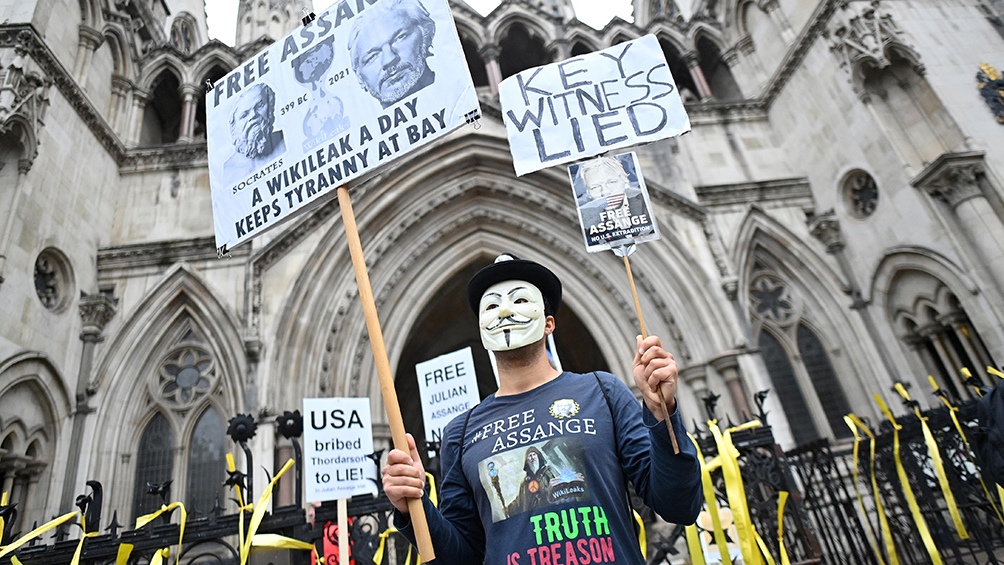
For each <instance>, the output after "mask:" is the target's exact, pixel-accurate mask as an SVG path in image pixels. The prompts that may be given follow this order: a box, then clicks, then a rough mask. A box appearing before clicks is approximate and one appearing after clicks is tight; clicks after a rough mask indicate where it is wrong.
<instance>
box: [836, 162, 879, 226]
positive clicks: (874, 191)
mask: <svg viewBox="0 0 1004 565" xmlns="http://www.w3.org/2000/svg"><path fill="white" fill-rule="evenodd" d="M843 191H844V202H845V203H846V204H847V209H848V210H849V211H850V213H851V215H852V216H854V217H855V218H858V219H864V218H867V217H868V216H871V215H872V214H873V213H874V212H875V207H876V206H878V198H879V193H878V185H877V184H876V183H875V179H874V178H873V177H872V176H871V175H869V174H868V173H866V172H864V171H853V172H851V173H850V174H849V175H847V178H846V179H845V180H844V188H843Z"/></svg>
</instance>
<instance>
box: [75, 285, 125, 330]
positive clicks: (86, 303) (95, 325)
mask: <svg viewBox="0 0 1004 565" xmlns="http://www.w3.org/2000/svg"><path fill="white" fill-rule="evenodd" d="M118 304H119V301H118V299H117V298H112V297H111V296H109V295H107V294H105V293H101V292H99V293H96V294H86V293H84V292H81V293H80V318H81V320H82V321H83V326H84V327H83V329H82V330H81V335H82V336H99V335H101V332H103V331H104V329H105V326H106V325H107V324H108V322H109V321H111V319H112V317H114V316H115V312H116V311H117V310H118Z"/></svg>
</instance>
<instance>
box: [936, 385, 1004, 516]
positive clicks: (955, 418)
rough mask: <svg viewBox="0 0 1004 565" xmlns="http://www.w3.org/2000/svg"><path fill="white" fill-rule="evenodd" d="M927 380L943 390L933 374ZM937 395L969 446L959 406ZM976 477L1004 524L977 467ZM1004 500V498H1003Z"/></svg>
mask: <svg viewBox="0 0 1004 565" xmlns="http://www.w3.org/2000/svg"><path fill="white" fill-rule="evenodd" d="M927 380H928V382H930V383H931V388H933V389H934V392H935V393H937V392H938V391H940V390H941V389H940V388H939V387H938V383H937V382H935V380H934V377H932V376H931V375H927ZM935 396H937V397H938V398H940V399H941V402H942V403H943V404H944V405H945V406H947V407H948V414H949V415H950V416H951V417H952V423H953V424H955V430H956V431H957V432H959V436H960V437H961V438H962V443H964V444H966V446H968V445H969V438H968V437H966V431H965V429H964V428H963V427H962V423H961V422H959V418H958V416H957V415H956V414H957V413H958V411H959V408H958V407H957V406H954V405H952V403H951V402H949V400H948V397H947V396H945V395H943V394H935ZM969 459H970V461H972V457H971V456H970V457H969ZM973 464H974V465H975V461H974V462H973ZM976 478H977V479H979V481H980V486H981V487H982V488H983V494H985V495H987V500H989V501H990V507H991V508H993V509H994V513H995V514H997V519H998V520H1000V523H1001V525H1004V514H1001V509H1000V508H998V507H997V503H996V502H994V497H993V496H992V495H991V494H990V489H988V488H987V483H986V482H985V481H984V480H983V475H982V474H981V473H980V472H979V469H977V471H976ZM1002 500H1004V499H1002Z"/></svg>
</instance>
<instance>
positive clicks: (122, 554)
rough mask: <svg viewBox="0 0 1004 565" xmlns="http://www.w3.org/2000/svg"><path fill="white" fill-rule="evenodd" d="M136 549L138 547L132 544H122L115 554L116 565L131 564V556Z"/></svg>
mask: <svg viewBox="0 0 1004 565" xmlns="http://www.w3.org/2000/svg"><path fill="white" fill-rule="evenodd" d="M134 547H136V546H134V545H133V544H131V543H120V544H119V550H118V552H117V553H116V554H115V565H126V563H128V562H129V556H130V555H132V550H133V548H134Z"/></svg>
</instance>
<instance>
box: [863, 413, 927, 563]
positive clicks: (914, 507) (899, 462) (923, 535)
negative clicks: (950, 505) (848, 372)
mask: <svg viewBox="0 0 1004 565" xmlns="http://www.w3.org/2000/svg"><path fill="white" fill-rule="evenodd" d="M875 402H876V403H878V405H879V409H880V410H882V413H883V414H885V417H886V418H887V419H888V420H889V422H891V423H892V454H893V459H894V460H895V462H896V474H897V476H899V482H900V486H901V487H902V489H903V497H904V498H906V504H907V506H908V507H909V508H910V514H911V515H912V516H913V521H914V523H915V524H916V525H917V531H918V532H919V533H920V539H921V541H923V542H924V547H925V548H926V549H927V555H928V556H929V557H930V558H931V562H932V563H934V565H942V563H943V562H942V560H941V555H940V554H939V553H938V548H937V546H935V545H934V538H932V537H931V531H930V530H929V529H928V527H927V521H926V520H924V515H923V514H921V512H920V505H918V504H917V497H915V496H914V494H913V488H911V487H910V478H909V477H908V476H907V475H906V468H905V467H903V459H902V458H901V457H900V449H899V431H900V430H902V429H903V426H901V425H899V423H898V422H896V418H895V417H893V415H892V412H891V411H890V410H889V407H888V406H886V404H885V401H884V400H882V397H881V396H879V395H878V394H876V395H875Z"/></svg>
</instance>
